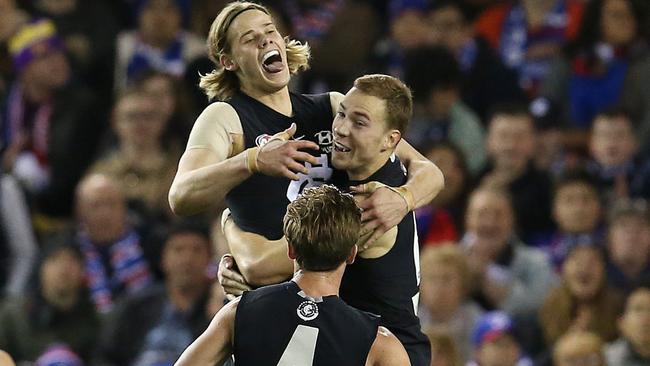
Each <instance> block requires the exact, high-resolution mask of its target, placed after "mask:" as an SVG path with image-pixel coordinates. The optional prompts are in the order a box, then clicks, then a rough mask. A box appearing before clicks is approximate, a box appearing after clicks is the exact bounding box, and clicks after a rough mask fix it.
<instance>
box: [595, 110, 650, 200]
mask: <svg viewBox="0 0 650 366" xmlns="http://www.w3.org/2000/svg"><path fill="white" fill-rule="evenodd" d="M589 145H590V146H589V147H590V150H591V157H592V161H590V163H589V165H588V170H589V172H590V173H592V175H594V176H595V177H596V179H597V181H598V185H599V190H600V192H601V194H602V195H603V196H604V198H605V202H607V203H611V202H613V201H614V200H616V199H617V198H627V197H639V196H641V197H644V198H650V161H644V160H643V159H640V158H639V157H637V152H638V151H639V145H638V141H637V137H636V136H635V134H634V127H633V126H632V121H630V118H629V117H628V115H627V114H625V113H624V112H622V111H611V112H601V113H599V114H598V115H596V118H595V119H594V123H593V125H592V127H591V139H590V144H589Z"/></svg>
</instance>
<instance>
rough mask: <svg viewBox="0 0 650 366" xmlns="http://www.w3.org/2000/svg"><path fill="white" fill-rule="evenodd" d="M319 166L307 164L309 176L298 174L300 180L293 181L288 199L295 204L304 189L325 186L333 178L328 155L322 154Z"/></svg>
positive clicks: (288, 192)
mask: <svg viewBox="0 0 650 366" xmlns="http://www.w3.org/2000/svg"><path fill="white" fill-rule="evenodd" d="M317 159H318V164H315V165H311V164H310V163H305V166H306V167H307V170H308V171H309V174H302V173H298V177H300V180H292V181H291V183H289V188H288V189H287V198H288V199H289V202H293V201H294V200H295V199H296V198H298V195H299V194H300V193H301V192H302V190H303V189H305V188H308V187H318V186H320V185H323V184H325V183H326V182H327V181H329V180H330V178H332V172H333V170H332V168H331V167H330V166H329V163H328V160H327V154H321V155H320V156H319V157H318V158H317Z"/></svg>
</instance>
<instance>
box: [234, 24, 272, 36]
mask: <svg viewBox="0 0 650 366" xmlns="http://www.w3.org/2000/svg"><path fill="white" fill-rule="evenodd" d="M270 25H272V26H275V24H273V22H267V23H264V24H262V28H266V27H268V26H270ZM252 32H255V29H249V30H247V31H246V32H244V34H242V35H241V36H239V39H240V40H241V39H242V38H244V37H246V36H247V35H249V34H250V33H252Z"/></svg>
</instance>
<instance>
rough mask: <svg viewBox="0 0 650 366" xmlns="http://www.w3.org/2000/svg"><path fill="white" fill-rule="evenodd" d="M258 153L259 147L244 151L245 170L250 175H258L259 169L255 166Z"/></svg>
mask: <svg viewBox="0 0 650 366" xmlns="http://www.w3.org/2000/svg"><path fill="white" fill-rule="evenodd" d="M259 153H260V148H259V147H251V148H249V149H246V168H248V171H249V172H251V173H258V172H259V171H260V168H259V167H258V166H257V155H259Z"/></svg>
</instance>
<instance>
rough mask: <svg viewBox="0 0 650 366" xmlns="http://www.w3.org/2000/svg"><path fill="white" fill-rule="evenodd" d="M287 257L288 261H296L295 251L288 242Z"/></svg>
mask: <svg viewBox="0 0 650 366" xmlns="http://www.w3.org/2000/svg"><path fill="white" fill-rule="evenodd" d="M287 255H288V256H289V259H291V260H294V259H296V251H295V249H293V247H292V246H291V243H288V242H287Z"/></svg>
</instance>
